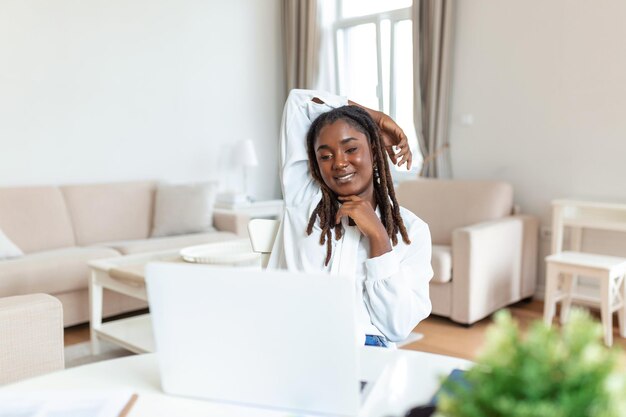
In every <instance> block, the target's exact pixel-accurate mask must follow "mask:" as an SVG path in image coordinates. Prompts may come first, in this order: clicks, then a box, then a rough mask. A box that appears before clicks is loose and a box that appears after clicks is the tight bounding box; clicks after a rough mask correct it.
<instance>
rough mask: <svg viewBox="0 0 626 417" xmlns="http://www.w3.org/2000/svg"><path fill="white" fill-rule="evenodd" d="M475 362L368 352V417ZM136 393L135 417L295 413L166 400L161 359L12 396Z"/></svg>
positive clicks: (421, 394)
mask: <svg viewBox="0 0 626 417" xmlns="http://www.w3.org/2000/svg"><path fill="white" fill-rule="evenodd" d="M469 366H471V362H469V361H466V360H463V359H458V358H452V357H449V356H442V355H434V354H430V353H423V352H414V351H407V350H390V349H382V348H372V347H364V348H363V350H362V355H361V371H362V372H361V374H362V375H361V376H362V378H363V379H369V380H372V379H376V377H377V376H379V375H380V379H379V381H378V383H377V385H376V386H375V387H374V389H373V390H372V392H371V393H370V397H369V398H368V407H367V408H366V409H364V410H363V413H362V414H361V415H363V416H403V415H404V413H405V412H406V411H407V410H408V409H409V408H411V407H413V406H416V405H420V404H424V403H426V402H428V401H429V399H430V398H431V397H432V395H433V394H434V393H435V392H436V390H437V388H438V387H439V385H440V383H439V381H440V378H441V377H442V376H445V375H447V374H448V373H450V371H451V370H452V369H454V368H467V367H469ZM126 388H128V389H132V390H134V391H135V392H137V393H138V394H139V399H138V401H137V403H136V404H135V405H134V407H133V408H132V410H131V412H130V414H129V416H130V417H141V416H146V417H148V416H150V417H158V416H167V417H170V416H185V417H194V416H246V417H255V416H259V417H261V416H263V417H266V416H268V417H269V416H271V417H274V416H287V415H293V413H289V412H285V411H278V410H270V409H258V408H253V407H247V406H240V405H233V404H226V403H219V402H211V401H202V400H195V399H189V398H183V397H175V396H170V395H166V394H164V393H163V392H162V391H161V387H160V378H159V372H158V368H157V358H156V355H155V354H144V355H136V356H128V357H125V358H121V359H114V360H110V361H104V362H98V363H95V364H90V365H85V366H80V367H77V368H72V369H68V370H66V371H59V372H55V373H52V374H48V375H43V376H40V377H36V378H32V379H29V380H25V381H21V382H18V383H15V384H12V385H8V386H6V387H3V388H2V391H3V393H6V392H7V391H9V390H15V391H22V392H23V391H32V390H64V389H86V390H90V389H126Z"/></svg>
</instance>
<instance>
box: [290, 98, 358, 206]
mask: <svg viewBox="0 0 626 417" xmlns="http://www.w3.org/2000/svg"><path fill="white" fill-rule="evenodd" d="M315 97H317V98H318V99H320V100H321V101H323V104H318V103H315V102H313V101H312V100H313V98H315ZM347 104H348V100H347V98H345V97H341V96H336V95H333V94H330V93H326V92H323V91H314V90H291V92H290V93H289V97H288V98H287V102H286V103H285V108H284V110H283V118H282V123H281V127H280V152H279V156H280V180H281V181H280V182H281V186H282V191H283V198H284V199H285V205H286V206H287V207H289V206H293V205H297V204H299V203H301V202H302V201H304V200H305V199H308V198H310V197H311V196H312V195H314V194H316V193H317V192H318V191H319V187H318V186H317V185H316V184H315V182H314V181H313V178H312V177H311V174H310V172H309V167H308V156H307V151H306V135H307V132H308V131H309V127H311V123H313V121H314V120H315V119H316V118H317V117H318V116H319V115H320V114H322V113H325V112H327V111H329V110H332V109H333V108H335V107H340V106H345V105H347Z"/></svg>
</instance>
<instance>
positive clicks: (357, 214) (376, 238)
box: [335, 195, 391, 258]
mask: <svg viewBox="0 0 626 417" xmlns="http://www.w3.org/2000/svg"><path fill="white" fill-rule="evenodd" d="M338 199H339V201H341V202H342V205H341V207H340V208H339V211H337V215H336V216H335V224H339V222H341V218H342V217H344V216H347V217H349V218H350V219H352V220H353V221H354V223H356V226H357V227H358V228H359V230H360V231H361V233H363V234H364V235H365V236H366V237H367V238H368V239H369V241H370V257H371V258H373V257H376V256H380V255H382V254H383V253H387V252H389V251H390V250H391V243H390V242H389V236H388V235H387V231H386V230H385V227H384V226H383V224H382V222H381V221H380V219H379V218H378V216H377V215H376V212H375V211H374V208H373V207H372V205H371V204H370V203H369V202H368V201H366V200H363V199H362V198H361V197H359V196H356V195H351V196H346V197H338Z"/></svg>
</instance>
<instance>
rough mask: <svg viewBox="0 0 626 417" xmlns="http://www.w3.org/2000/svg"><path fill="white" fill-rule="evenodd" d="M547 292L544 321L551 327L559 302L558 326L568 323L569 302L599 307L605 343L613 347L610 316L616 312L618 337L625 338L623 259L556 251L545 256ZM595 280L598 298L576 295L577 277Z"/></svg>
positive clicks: (625, 316) (624, 269)
mask: <svg viewBox="0 0 626 417" xmlns="http://www.w3.org/2000/svg"><path fill="white" fill-rule="evenodd" d="M546 266H547V270H546V293H545V304H544V312H543V318H544V321H545V323H546V324H548V325H551V324H552V319H553V318H554V314H555V312H556V303H557V302H559V301H562V305H561V323H565V322H566V321H567V318H568V315H569V310H570V306H571V304H572V302H574V303H580V304H585V305H591V306H596V307H597V306H599V307H600V311H601V316H602V327H603V329H604V343H605V344H606V345H607V346H611V345H612V344H613V313H614V312H615V311H618V321H619V334H620V336H621V337H626V303H625V300H626V286H625V283H624V275H625V274H626V258H618V257H615V256H604V255H595V254H591V253H582V252H559V253H555V254H553V255H550V256H547V257H546ZM579 275H580V276H585V277H590V278H596V279H598V281H599V282H600V297H599V298H596V297H591V296H585V295H582V294H577V293H576V287H577V282H576V279H577V276H579Z"/></svg>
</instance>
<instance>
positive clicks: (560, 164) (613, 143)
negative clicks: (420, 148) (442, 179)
mask: <svg viewBox="0 0 626 417" xmlns="http://www.w3.org/2000/svg"><path fill="white" fill-rule="evenodd" d="M456 4H457V5H458V10H457V16H456V22H457V26H456V37H455V42H456V45H455V48H456V49H455V54H454V61H455V62H454V75H453V82H452V91H453V93H452V94H453V95H452V114H451V116H452V119H451V129H450V142H451V158H452V166H453V172H454V177H455V178H467V179H503V180H507V181H510V182H511V183H512V184H513V185H514V187H515V197H516V200H517V202H518V203H520V204H521V206H522V209H523V210H524V211H526V212H528V213H532V214H535V215H537V216H540V217H541V219H542V223H543V224H544V225H545V226H549V225H550V200H552V199H554V198H559V197H585V198H593V199H598V200H608V201H622V202H624V201H626V186H625V185H624V172H625V170H626V168H625V167H626V41H625V39H626V24H625V23H624V22H626V2H624V1H620V0H601V1H593V2H590V1H586V0H575V1H573V0H553V1H542V0H510V1H501V0H472V1H458V2H457V3H456ZM464 114H472V115H473V116H474V124H473V125H472V126H463V125H462V124H461V117H462V115H464ZM546 251H547V249H546V246H545V242H544V247H543V248H542V255H543V254H545V253H546ZM541 264H543V262H540V265H541Z"/></svg>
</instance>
